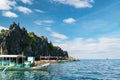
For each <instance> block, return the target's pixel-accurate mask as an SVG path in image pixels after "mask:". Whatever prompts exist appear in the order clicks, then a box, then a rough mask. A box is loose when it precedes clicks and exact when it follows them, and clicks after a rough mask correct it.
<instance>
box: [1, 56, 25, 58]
mask: <svg viewBox="0 0 120 80" xmlns="http://www.w3.org/2000/svg"><path fill="white" fill-rule="evenodd" d="M18 57H22V58H23V57H25V56H23V55H0V58H18Z"/></svg>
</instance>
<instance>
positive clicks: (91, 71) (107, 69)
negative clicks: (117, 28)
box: [0, 60, 120, 80]
mask: <svg viewBox="0 0 120 80" xmlns="http://www.w3.org/2000/svg"><path fill="white" fill-rule="evenodd" d="M0 80H120V60H81V61H79V62H68V63H62V64H56V65H52V66H50V67H48V68H47V69H46V70H45V71H6V72H4V73H3V72H0Z"/></svg>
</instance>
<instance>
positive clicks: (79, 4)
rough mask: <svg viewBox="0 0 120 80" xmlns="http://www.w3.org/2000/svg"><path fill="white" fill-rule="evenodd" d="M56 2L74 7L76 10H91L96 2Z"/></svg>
mask: <svg viewBox="0 0 120 80" xmlns="http://www.w3.org/2000/svg"><path fill="white" fill-rule="evenodd" d="M53 1H55V2H59V3H61V4H65V5H70V6H74V7H75V8H86V7H88V8H91V7H92V4H91V3H94V0H53Z"/></svg>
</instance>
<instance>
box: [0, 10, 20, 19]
mask: <svg viewBox="0 0 120 80" xmlns="http://www.w3.org/2000/svg"><path fill="white" fill-rule="evenodd" d="M2 15H3V16H4V17H9V18H17V17H18V15H17V14H15V13H13V12H11V11H3V12H2Z"/></svg>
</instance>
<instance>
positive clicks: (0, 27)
mask: <svg viewBox="0 0 120 80" xmlns="http://www.w3.org/2000/svg"><path fill="white" fill-rule="evenodd" d="M2 29H5V30H7V29H8V28H6V27H3V26H0V31H1V30H2Z"/></svg>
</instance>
